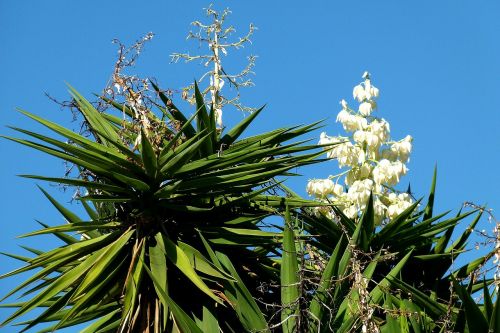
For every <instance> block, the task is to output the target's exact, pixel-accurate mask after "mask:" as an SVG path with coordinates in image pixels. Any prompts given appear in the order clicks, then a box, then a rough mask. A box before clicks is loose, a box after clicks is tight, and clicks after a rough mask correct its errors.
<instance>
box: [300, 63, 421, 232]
mask: <svg viewBox="0 0 500 333" xmlns="http://www.w3.org/2000/svg"><path fill="white" fill-rule="evenodd" d="M363 79H364V81H363V82H362V83H360V84H359V85H357V86H356V87H354V89H353V97H354V99H355V100H356V101H357V102H359V106H358V109H357V111H354V110H353V109H351V108H350V107H349V106H348V104H347V102H346V101H345V100H342V101H341V102H340V104H341V105H342V110H341V111H340V112H339V114H338V115H337V122H340V123H341V124H342V127H343V128H344V130H345V131H346V132H348V133H349V136H347V137H341V136H336V137H331V136H328V135H327V134H326V133H325V132H323V133H321V137H320V140H319V144H320V145H324V149H325V150H326V152H327V157H328V158H331V159H337V162H338V165H339V167H340V168H343V167H346V168H348V170H346V171H344V172H342V173H340V174H338V175H335V176H330V177H329V178H328V179H313V180H311V181H309V183H308V184H307V193H308V194H309V195H312V196H315V197H316V198H318V199H319V200H321V201H326V200H328V201H329V202H333V203H334V204H336V205H338V206H339V207H340V208H341V209H342V211H343V212H344V214H346V215H347V216H348V217H350V218H355V217H357V216H359V214H360V213H361V212H362V211H363V210H364V209H365V208H366V205H367V203H368V200H369V198H370V194H371V193H372V194H373V198H374V210H375V215H376V219H377V221H378V223H385V222H388V221H390V220H391V219H393V218H394V217H396V216H397V215H399V214H400V213H401V212H403V211H404V210H405V209H407V208H408V207H409V206H411V204H412V203H413V200H412V198H411V196H410V195H408V194H407V193H399V194H397V192H396V191H395V190H394V186H396V185H397V184H398V183H399V181H400V179H401V177H402V176H404V175H406V173H407V172H408V168H407V167H406V164H405V163H407V162H409V160H410V154H411V150H412V141H413V138H412V137H411V136H410V135H407V136H406V137H405V138H404V139H402V140H400V141H391V138H390V126H389V123H388V122H387V121H386V120H385V119H379V118H376V117H374V116H373V115H372V113H373V112H374V111H375V109H376V108H377V103H376V99H377V98H378V96H379V90H378V88H376V87H375V86H373V85H372V83H371V79H370V74H369V73H368V72H365V73H364V74H363ZM341 179H344V183H345V187H344V186H342V185H340V184H339V182H340V181H341ZM322 211H323V212H324V209H323V208H322Z"/></svg>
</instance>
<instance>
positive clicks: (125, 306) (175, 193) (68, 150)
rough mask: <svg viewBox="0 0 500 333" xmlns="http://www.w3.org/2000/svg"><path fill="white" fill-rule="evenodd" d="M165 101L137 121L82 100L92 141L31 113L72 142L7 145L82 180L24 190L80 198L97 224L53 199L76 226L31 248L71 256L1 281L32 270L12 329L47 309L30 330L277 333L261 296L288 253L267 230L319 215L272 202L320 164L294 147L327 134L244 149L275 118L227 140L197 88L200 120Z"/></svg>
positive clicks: (29, 266)
mask: <svg viewBox="0 0 500 333" xmlns="http://www.w3.org/2000/svg"><path fill="white" fill-rule="evenodd" d="M154 88H155V91H156V94H157V96H158V97H159V100H161V102H162V103H163V104H162V105H161V104H160V102H158V103H155V105H156V109H155V110H153V109H141V112H138V110H137V109H136V106H132V105H130V104H127V103H119V102H117V101H114V100H109V99H106V98H104V99H106V101H107V102H108V103H110V105H112V106H113V107H114V108H113V109H114V110H115V111H116V112H118V113H122V114H123V117H121V116H120V114H118V115H116V114H113V113H112V112H111V111H108V112H104V113H102V112H99V111H97V110H96V108H95V107H94V106H93V105H92V104H91V103H90V102H89V101H87V100H86V99H85V98H84V97H83V96H82V95H80V94H79V93H78V92H77V91H76V90H75V89H73V88H71V87H70V93H71V96H72V98H73V100H74V103H75V105H76V106H77V108H78V111H79V112H80V113H81V114H82V115H83V117H84V120H85V124H86V125H87V128H88V132H89V133H90V135H89V136H85V135H80V134H76V133H74V132H72V131H70V130H68V129H66V128H64V127H62V126H60V125H57V124H55V123H53V122H50V121H48V120H45V119H42V118H40V117H38V116H36V115H34V114H31V113H28V112H26V111H21V112H22V113H23V114H24V115H26V116H27V117H29V118H31V119H33V120H35V121H36V122H38V123H40V124H42V125H44V126H46V127H47V128H49V129H50V130H52V131H53V132H54V133H56V134H58V135H60V136H62V137H64V138H65V139H67V140H68V141H67V142H64V141H61V140H59V139H54V138H51V137H48V136H44V135H41V134H38V133H35V132H31V131H27V130H24V129H20V128H14V129H15V130H16V131H18V132H21V133H23V134H25V135H27V136H29V137H31V138H34V139H36V140H34V141H32V140H28V139H20V138H13V137H7V139H9V140H13V141H15V142H18V143H20V144H23V145H26V146H28V147H31V148H34V149H36V150H39V151H41V152H43V153H46V154H49V155H52V156H55V157H58V158H60V159H63V160H65V161H67V162H69V163H72V164H73V165H74V166H75V167H76V168H77V169H78V171H79V172H78V173H77V174H76V175H75V176H74V177H67V178H55V177H46V176H38V175H24V177H28V178H33V179H37V180H43V181H49V182H53V183H57V184H65V185H70V186H75V187H77V188H80V189H81V191H84V192H85V194H84V195H82V196H81V197H79V200H80V201H81V204H82V205H83V207H84V208H85V210H86V212H87V213H88V217H87V218H81V217H79V216H77V215H76V214H75V213H73V212H71V211H70V210H68V209H67V208H65V207H64V206H63V205H61V204H60V203H58V202H57V201H56V200H54V198H52V197H51V196H50V194H49V193H48V192H46V191H45V190H43V189H42V192H43V193H44V195H45V196H46V197H47V198H48V199H49V200H50V202H51V203H52V204H53V205H54V206H55V208H56V209H57V210H58V211H59V212H60V213H61V214H62V215H63V216H64V218H65V220H66V222H67V224H64V225H57V226H48V225H45V224H43V227H44V228H43V229H42V230H39V231H35V232H32V233H30V234H27V235H24V236H35V235H40V234H52V235H54V236H56V237H58V238H59V239H61V240H62V241H64V243H65V245H64V246H61V247H57V248H55V249H53V250H50V251H39V250H36V249H32V248H29V250H30V251H31V252H32V254H34V257H29V258H28V257H24V256H18V255H11V256H12V257H14V258H16V259H19V260H21V261H23V262H24V263H25V265H24V266H23V267H21V268H19V269H16V270H14V271H12V272H9V273H7V274H4V275H3V276H2V278H5V277H10V276H14V275H16V274H19V273H22V272H27V271H30V272H32V276H31V277H29V278H28V279H27V280H26V281H24V282H23V283H21V284H19V286H18V287H16V288H15V289H14V290H12V292H10V293H9V294H8V295H7V296H6V297H5V298H7V297H9V296H11V295H13V294H15V293H18V294H19V293H21V292H22V296H23V297H24V298H23V300H22V301H21V302H18V303H11V304H4V305H3V306H10V307H14V308H16V310H15V312H14V313H13V314H12V315H10V316H9V317H8V318H7V319H6V320H5V321H4V322H3V323H2V326H5V325H7V324H9V323H11V322H12V321H13V320H15V319H18V318H20V317H21V316H23V315H25V314H27V313H28V312H30V311H31V310H33V309H36V308H42V309H44V310H43V311H42V312H41V314H39V315H38V316H36V317H35V318H34V319H30V320H25V321H23V322H20V323H19V324H20V325H24V327H23V328H22V329H21V331H25V330H27V329H30V328H32V327H34V326H35V325H37V324H39V323H45V322H52V323H53V324H52V326H51V327H49V328H47V329H42V330H41V332H44V331H52V330H57V329H59V328H63V327H68V326H72V325H76V324H81V323H86V322H89V323H90V324H89V326H88V327H87V328H86V329H84V330H83V332H112V331H119V332H219V331H220V330H221V329H223V330H225V331H226V330H228V331H232V332H242V331H266V330H269V326H268V323H267V320H266V318H265V317H264V314H263V312H262V311H261V310H260V309H259V306H258V305H257V303H256V301H255V300H254V299H253V297H252V295H251V293H250V291H249V290H252V288H253V286H255V285H258V284H259V281H261V280H262V281H264V280H265V281H268V280H269V279H271V278H279V274H280V273H279V268H277V267H275V265H274V264H275V262H274V261H273V260H271V259H269V258H267V254H268V253H277V248H278V246H279V244H280V242H281V237H282V235H281V233H279V232H273V231H270V230H267V231H266V230H263V228H261V226H260V223H261V222H262V220H263V219H265V218H266V217H268V216H270V215H272V214H281V212H283V211H284V209H285V207H286V206H288V207H290V208H292V209H293V208H296V207H300V206H304V205H311V204H312V203H311V202H309V201H307V200H304V199H300V198H285V197H280V196H277V195H273V194H272V192H271V191H272V190H273V189H274V188H275V187H276V186H278V185H279V182H277V181H275V178H276V177H278V176H282V175H291V173H290V172H289V170H290V169H293V168H296V167H299V166H302V165H307V164H310V163H314V162H315V160H316V157H317V156H318V155H319V154H320V153H321V152H318V151H311V150H312V149H315V148H317V147H316V146H314V145H304V142H305V141H298V142H292V143H288V141H290V140H293V139H295V138H297V137H299V136H302V135H303V134H305V133H308V132H309V131H312V130H314V129H316V128H317V126H318V124H317V123H315V124H311V125H306V126H298V127H290V128H281V129H277V130H274V131H271V132H267V133H263V134H260V135H255V136H251V137H247V138H243V139H242V138H241V135H242V133H243V132H244V130H245V129H246V128H247V126H249V125H250V124H251V122H252V121H253V120H254V119H255V118H256V117H257V116H258V115H259V113H260V112H261V110H262V109H259V110H258V111H256V112H254V113H252V114H251V115H250V116H248V117H247V118H245V119H244V120H242V121H241V122H240V123H239V124H237V125H236V126H235V127H233V128H232V129H230V130H228V131H223V130H221V129H219V128H217V127H216V121H215V115H214V110H213V108H212V109H210V110H207V107H206V105H205V103H204V101H203V97H202V96H201V94H200V91H199V89H198V86H197V85H196V84H195V95H196V101H197V104H196V110H195V112H194V114H193V115H192V116H191V117H189V118H188V117H187V116H185V115H184V114H183V113H182V112H181V111H180V110H179V109H178V108H177V107H176V106H175V105H174V104H173V101H172V100H171V99H170V98H169V97H168V96H167V95H166V94H164V93H163V92H162V91H161V90H160V89H159V88H158V87H157V86H156V85H154ZM193 122H195V123H196V124H195V125H194V124H193ZM145 124H147V126H146V125H145ZM302 152H305V153H302ZM298 153H302V154H298ZM75 234H76V235H75ZM248 280H251V282H245V281H248ZM246 284H247V285H248V284H250V285H251V286H252V288H247V287H246ZM5 298H4V299H5Z"/></svg>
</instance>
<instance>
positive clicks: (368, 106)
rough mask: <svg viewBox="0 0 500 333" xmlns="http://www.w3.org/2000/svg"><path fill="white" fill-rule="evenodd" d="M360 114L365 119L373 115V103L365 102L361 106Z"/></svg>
mask: <svg viewBox="0 0 500 333" xmlns="http://www.w3.org/2000/svg"><path fill="white" fill-rule="evenodd" d="M358 111H359V113H360V114H361V115H363V116H365V117H368V116H369V115H371V114H372V103H369V102H363V103H361V104H360V105H359V109H358Z"/></svg>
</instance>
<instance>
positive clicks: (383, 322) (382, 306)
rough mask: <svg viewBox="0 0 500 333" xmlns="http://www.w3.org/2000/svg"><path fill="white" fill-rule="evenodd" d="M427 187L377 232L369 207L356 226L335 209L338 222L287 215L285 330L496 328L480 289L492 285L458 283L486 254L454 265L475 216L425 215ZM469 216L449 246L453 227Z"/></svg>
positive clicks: (429, 207)
mask: <svg viewBox="0 0 500 333" xmlns="http://www.w3.org/2000/svg"><path fill="white" fill-rule="evenodd" d="M435 186H436V173H435V174H434V179H433V182H432V187H431V191H430V194H429V197H428V200H427V204H426V206H425V207H424V209H422V210H419V209H418V207H419V202H421V200H419V201H417V202H416V203H415V204H413V205H412V206H411V207H409V208H408V209H406V210H405V211H404V212H403V213H401V214H400V215H399V216H397V217H396V218H395V219H394V220H392V221H391V222H389V223H388V224H387V225H385V226H383V227H376V220H375V214H374V211H373V210H374V208H373V200H372V199H370V202H369V204H368V206H367V209H366V211H364V213H363V215H362V216H361V217H360V218H359V219H358V218H356V219H351V218H348V217H346V216H345V215H344V214H343V213H342V211H341V210H340V209H338V208H337V207H335V206H334V207H333V209H334V211H335V216H336V220H332V219H331V218H330V217H327V216H325V215H322V214H318V213H317V210H311V209H309V208H304V209H300V210H295V212H294V213H292V214H291V215H289V216H288V223H285V230H284V237H283V252H284V254H283V258H282V261H281V265H282V266H281V271H282V273H283V272H284V274H282V280H281V285H282V296H281V297H282V303H281V304H282V306H283V311H282V316H281V318H280V320H281V324H282V327H283V331H284V332H297V331H300V332H356V331H363V332H366V331H368V332H378V331H381V332H391V333H392V332H445V331H446V330H449V329H452V330H454V331H457V332H464V328H467V327H468V331H467V330H466V331H467V332H476V330H475V329H473V328H471V327H474V326H473V325H474V324H473V323H474V322H478V323H479V324H480V327H481V328H478V329H479V330H478V331H477V332H479V331H481V332H483V331H484V332H487V331H488V329H487V328H488V327H490V328H491V327H494V326H495V325H498V324H497V322H498V318H499V317H498V314H496V313H497V311H498V305H495V306H494V305H493V302H492V301H491V299H492V298H494V297H495V295H496V292H495V294H494V295H490V293H489V291H488V289H487V288H488V286H489V285H490V284H491V283H492V280H491V279H483V280H477V279H470V284H469V286H468V288H465V287H463V286H461V285H460V284H459V283H458V282H457V280H464V279H468V278H470V277H471V276H473V277H475V276H476V274H477V273H478V272H479V271H480V269H481V268H482V266H483V265H484V264H486V262H487V261H488V260H489V259H490V258H491V257H492V256H493V254H494V252H490V253H488V254H486V255H484V256H480V257H478V258H475V259H474V260H471V261H469V262H468V263H467V264H465V265H464V266H462V267H459V268H453V267H452V264H453V262H454V261H455V260H456V259H457V257H458V256H459V255H460V254H462V253H463V252H465V249H466V246H467V240H468V238H469V236H470V234H471V233H472V230H473V229H474V227H475V226H476V224H477V223H478V221H479V219H480V218H481V216H482V210H481V209H479V211H478V210H473V211H470V212H467V213H459V214H458V215H457V216H456V217H451V218H447V219H445V218H444V216H445V215H446V213H445V214H439V215H433V206H434V193H435ZM289 193H290V195H292V196H296V194H295V193H293V192H292V191H289ZM472 214H476V215H475V217H474V218H473V220H472V221H471V222H470V224H469V226H468V227H467V228H466V229H465V231H464V232H462V233H461V234H459V235H458V236H457V235H455V237H456V240H455V241H454V242H451V241H450V240H451V235H452V233H453V231H454V229H455V227H456V225H457V224H458V223H460V222H461V221H462V220H464V219H465V218H467V217H468V216H471V215H472ZM293 216H295V219H296V221H295V222H290V221H291V220H293ZM297 226H301V228H297ZM304 240H306V241H305V242H304ZM285 253H286V255H285ZM299 254H302V255H299ZM318 259H319V260H318ZM283 286H285V287H283ZM478 291H484V295H486V296H485V299H484V305H478V304H477V302H476V301H474V300H473V298H472V295H473V294H474V293H477V292H478ZM497 303H498V301H497ZM466 322H467V323H469V324H468V325H469V326H466V325H465V323H466ZM478 327H479V326H478ZM483 328H486V330H484V329H483Z"/></svg>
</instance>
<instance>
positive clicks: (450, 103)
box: [0, 0, 500, 330]
mask: <svg viewBox="0 0 500 333" xmlns="http://www.w3.org/2000/svg"><path fill="white" fill-rule="evenodd" d="M305 3H307V5H305ZM342 3H343V4H339V2H334V1H308V2H303V1H300V2H299V1H287V2H286V3H285V2H281V1H280V2H278V1H252V2H247V1H238V2H237V1H218V2H217V3H216V8H224V7H227V6H228V7H230V8H231V10H232V11H233V15H232V16H231V17H230V23H233V24H234V25H235V26H236V28H237V30H238V32H240V33H241V34H243V33H244V32H245V31H246V29H247V26H248V24H249V23H250V22H253V23H254V24H255V25H256V26H257V27H258V30H257V32H256V33H255V36H254V38H253V41H254V43H253V45H252V46H251V47H250V48H246V49H245V50H243V51H242V52H241V53H239V54H238V53H233V57H236V58H238V57H244V56H246V55H247V54H249V53H252V54H256V55H258V56H259V58H258V60H257V66H256V68H255V71H256V73H257V75H256V76H255V77H254V82H255V83H256V86H255V87H254V88H252V89H249V90H246V91H243V92H242V94H243V101H244V102H245V103H246V104H248V105H252V106H260V105H262V104H264V103H267V108H266V112H264V113H263V115H262V116H261V117H260V121H258V122H257V123H256V126H255V127H254V130H253V131H264V130H269V129H271V128H274V127H277V126H289V125H294V124H299V123H309V122H313V121H316V120H319V119H322V118H327V120H326V123H325V124H326V127H325V130H326V131H327V132H328V133H329V134H332V135H335V134H340V133H341V130H340V129H341V128H340V126H339V125H338V124H336V123H335V117H336V114H337V112H338V111H339V104H338V103H339V101H340V100H341V99H342V98H345V99H348V100H350V98H352V87H353V86H354V85H355V84H357V83H359V82H360V81H361V77H360V76H361V74H362V73H363V72H364V71H365V70H368V71H370V72H371V73H372V76H373V83H374V84H375V85H376V86H377V87H378V88H380V91H381V97H380V99H379V110H378V111H377V112H378V114H379V116H382V117H384V118H385V119H387V120H388V121H389V122H390V124H391V127H392V134H393V137H395V138H397V139H399V138H402V137H404V136H405V135H406V134H411V135H412V136H413V137H414V152H413V154H412V158H411V163H410V164H409V168H410V172H409V174H408V175H407V176H406V177H405V178H404V180H403V181H402V184H403V186H406V185H407V183H408V182H411V185H412V189H413V191H414V192H415V193H416V194H417V196H422V195H425V194H426V193H427V189H428V187H429V183H430V181H431V175H432V171H433V168H434V165H435V164H436V163H437V164H438V168H439V178H438V193H437V204H438V209H439V210H447V209H458V208H459V207H460V205H461V203H462V202H464V201H473V202H475V203H478V204H488V205H489V207H491V208H493V209H500V199H499V196H498V193H497V192H498V191H497V189H498V185H499V184H500V173H499V172H498V165H499V163H500V156H499V144H500V130H499V127H500V113H499V110H498V109H499V106H498V105H499V99H498V97H499V94H500V93H499V92H500V37H499V36H500V21H499V20H498V15H499V14H500V2H498V1H493V0H482V1H456V0H453V1H451V0H449V1H429V0H426V1H418V2H411V4H410V2H403V1H364V0H360V1H355V2H351V1H343V2H342ZM207 5H208V2H205V1H190V2H187V1H182V2H179V1H148V2H145V3H144V4H140V3H138V2H137V1H134V2H132V1H128V0H124V1H113V2H111V1H86V2H77V1H61V0H57V1H56V0H53V1H43V2H42V1H22V0H18V1H13V0H11V1H9V0H3V1H1V2H0V64H1V65H2V77H3V79H2V85H1V89H0V101H1V103H0V125H2V127H1V129H0V133H1V134H4V135H12V134H13V131H11V130H9V129H8V128H6V127H5V125H14V126H19V127H24V128H28V129H37V130H41V131H44V130H43V129H42V128H40V127H39V126H36V125H34V124H33V123H32V122H29V121H28V120H27V119H25V118H23V117H21V116H20V115H19V114H18V113H16V112H15V111H14V109H15V108H16V107H22V108H24V109H26V110H28V111H31V112H34V113H36V114H38V115H41V116H43V117H46V118H49V119H52V120H55V121H58V122H60V123H62V124H65V125H67V126H69V127H71V128H74V129H76V128H77V124H76V123H71V122H70V121H71V114H70V113H69V112H67V111H61V110H60V108H59V107H58V106H57V105H54V104H53V103H52V102H51V101H49V100H48V99H47V98H46V97H45V96H44V92H48V93H50V94H51V95H52V96H54V97H56V98H58V99H65V98H66V97H67V96H68V95H67V93H66V87H65V82H68V83H71V84H72V85H73V86H75V87H76V88H77V89H78V90H79V91H80V92H82V93H83V94H84V95H86V96H88V97H91V93H93V92H99V91H101V89H102V88H103V87H104V85H105V84H106V82H107V80H108V79H109V77H110V75H111V73H112V69H113V64H114V61H115V60H116V59H115V57H116V48H115V45H113V44H111V42H110V41H111V40H112V39H113V38H118V39H120V40H122V41H123V42H125V43H128V44H130V43H131V42H133V41H134V40H136V39H138V38H140V37H141V36H143V35H144V34H145V33H147V32H149V31H152V32H154V33H155V34H156V36H155V38H154V39H153V41H152V42H151V43H149V44H148V45H147V46H146V49H145V51H144V52H143V54H142V56H141V58H140V60H139V63H138V67H137V74H140V75H141V76H146V77H147V76H154V77H156V78H157V79H158V81H159V82H160V83H161V85H162V87H165V88H167V87H168V88H174V89H178V88H180V87H182V86H183V85H186V84H187V83H190V82H191V81H192V79H193V78H195V77H197V76H198V74H199V72H200V68H199V67H198V66H195V65H182V64H170V63H169V62H170V61H169V54H170V53H172V52H179V51H187V50H191V51H193V50H195V49H196V45H194V44H193V43H190V42H186V40H185V36H186V34H187V32H188V31H189V29H190V26H189V23H190V22H191V21H193V20H194V19H202V18H203V12H202V8H203V7H206V6H207ZM233 117H234V119H237V118H238V117H241V114H239V113H236V112H234V114H233ZM319 132H320V131H318V132H317V133H314V134H313V135H311V138H313V139H314V141H316V140H317V138H318V137H319ZM0 150H1V152H2V156H3V158H2V163H0V175H1V181H2V187H1V190H0V191H1V192H0V193H1V194H0V196H1V200H0V203H1V209H0V214H1V215H0V220H1V223H2V232H1V233H0V244H1V250H2V251H5V252H16V253H21V250H20V249H18V248H17V244H25V245H26V244H27V245H30V246H34V247H36V246H39V247H42V248H47V247H48V246H50V245H51V244H53V243H51V240H47V239H44V238H39V239H28V240H19V239H15V236H16V235H18V234H21V233H24V232H27V231H30V230H33V229H36V228H38V226H37V224H36V223H35V222H34V219H39V220H41V221H43V222H46V223H48V224H59V223H61V222H63V220H62V218H61V217H60V216H59V215H58V214H57V213H56V212H55V210H54V209H52V208H50V207H49V205H48V203H47V202H46V201H45V200H44V198H43V197H42V195H41V193H40V192H39V191H38V190H37V189H36V187H35V183H34V182H33V181H31V180H25V179H20V178H17V177H16V176H15V175H16V174H23V173H32V174H42V175H51V176H60V175H62V174H63V172H64V166H63V165H62V163H61V162H60V161H58V160H56V159H54V158H50V157H46V156H43V155H42V154H41V153H38V152H35V151H32V150H29V149H28V148H24V147H21V146H18V145H16V144H14V143H11V142H7V141H5V140H3V141H0ZM301 171H302V173H303V174H304V177H303V178H299V179H294V180H292V181H291V182H290V185H291V186H292V187H293V188H294V189H295V190H297V191H299V192H300V193H303V194H304V187H305V184H306V182H307V178H312V177H318V178H321V177H326V176H328V175H329V174H333V173H336V171H337V167H336V164H335V163H334V162H331V163H324V164H321V165H318V166H315V167H311V168H308V169H304V170H301ZM41 185H43V186H44V187H45V188H47V189H49V191H50V193H52V194H54V195H55V196H56V197H57V198H59V199H61V200H62V201H63V202H67V201H69V199H70V197H71V193H69V192H68V193H62V192H60V191H59V190H58V189H57V188H53V187H51V186H49V185H48V184H41ZM76 209H78V208H76ZM492 227H493V226H492V225H488V224H487V223H486V221H484V224H483V228H484V229H491V228H492ZM0 263H1V264H0V267H1V271H2V272H5V271H8V270H10V269H12V268H14V267H15V266H16V265H17V262H15V261H13V260H10V259H6V258H1V259H0ZM18 282H19V281H18V280H17V279H10V280H6V281H3V280H2V281H0V294H5V293H6V292H7V290H9V289H11V288H12V287H13V286H14V284H16V283H18ZM5 315H6V311H5V310H0V319H1V318H4V317H5ZM7 330H8V329H7Z"/></svg>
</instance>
